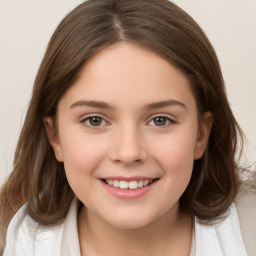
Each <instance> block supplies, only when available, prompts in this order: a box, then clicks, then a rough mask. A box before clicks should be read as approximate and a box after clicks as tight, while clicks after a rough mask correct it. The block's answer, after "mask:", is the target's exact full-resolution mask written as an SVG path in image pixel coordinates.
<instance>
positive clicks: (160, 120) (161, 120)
mask: <svg viewBox="0 0 256 256" xmlns="http://www.w3.org/2000/svg"><path fill="white" fill-rule="evenodd" d="M165 124H166V118H165V117H156V118H155V125H157V126H162V125H165Z"/></svg>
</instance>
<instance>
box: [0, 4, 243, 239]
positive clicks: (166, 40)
mask: <svg viewBox="0 0 256 256" xmlns="http://www.w3.org/2000/svg"><path fill="white" fill-rule="evenodd" d="M121 41H125V42H131V43H134V44H137V45H140V46H142V47H146V48H148V49H150V50H152V51H154V52H156V53H157V54H159V55H160V56H162V57H163V58H165V59H166V60H168V61H169V62H170V63H172V64H173V65H175V66H176V67H177V68H178V69H179V70H180V71H182V72H183V74H185V75H186V76H187V77H188V79H189V81H190V84H191V88H192V90H193V93H194V96H195V99H196V101H197V106H198V112H199V114H203V113H204V112H206V111H210V112H211V113H212V114H213V118H214V124H213V127H212V132H211V135H210V138H209V142H208V146H207V149H206V152H205V154H204V156H203V157H202V158H201V159H199V160H196V161H195V163H194V169H193V174H192V178H191V181H190V183H189V185H188V187H187V189H186V191H185V192H184V194H183V195H182V197H181V199H180V202H181V207H182V208H183V209H184V210H185V211H187V212H190V213H192V214H194V215H196V216H197V217H198V218H200V219H212V218H216V217H217V216H219V215H220V214H221V213H223V212H224V211H225V210H226V209H227V207H228V206H229V205H230V203H231V202H232V201H233V199H234V197H235V195H236V192H237V180H236V171H235V170H236V167H237V166H236V162H235V153H236V152H237V147H238V142H239V138H240V139H241V141H242V137H243V136H242V132H241V130H240V128H239V126H238V124H237V122H236V120H235V118H234V116H233V114H232V111H231V109H230V106H229V104H228V101H227V97H226V92H225V86H224V82H223V78H222V74H221V70H220V66H219V63H218V60H217V57H216V54H215V51H214V49H213V47H212V45H211V43H210V42H209V40H208V39H207V37H206V35H205V34H204V32H203V31H202V29H201V28H200V27H199V26H198V25H197V23H196V22H195V21H194V20H193V19H192V18H191V17H190V16H189V15H188V14H186V13H185V12H184V11H183V10H181V9H180V8H179V7H177V6H176V5H175V4H173V3H171V2H169V1H167V0H129V1H127V0H89V1H86V2H84V3H82V4H81V5H79V6H78V7H77V8H76V9H74V10H73V11H72V12H71V13H69V14H68V15H67V16H66V17H65V18H64V19H63V21H62V22H61V23H60V25H59V26H58V27H57V29H56V31H55V32H54V34H53V36H52V38H51V40H50V42H49V45H48V48H47V50H46V53H45V56H44V58H43V61H42V63H41V66H40V68H39V71H38V74H37V77H36V80H35V84H34V88H33V94H32V98H31V101H30V105H29V108H28V111H27V115H26V119H25V122H24V125H23V128H22V131H21V134H20V138H19V141H18V145H17V149H16V153H15V157H14V162H13V171H12V173H11V174H10V176H9V178H8V179H7V181H6V182H5V183H4V185H3V186H2V189H1V196H0V206H1V207H0V226H1V227H2V228H3V234H4V236H5V232H6V228H7V226H8V223H9V222H10V219H11V218H12V217H13V215H14V214H15V213H16V212H17V210H18V209H19V208H20V207H21V206H22V205H23V204H24V203H26V202H27V208H26V209H27V213H28V214H29V215H30V216H31V217H32V218H33V219H34V220H35V221H37V222H39V223H41V224H43V225H54V224H56V223H59V222H61V221H62V220H63V219H64V218H65V216H66V214H67V211H68V209H69V206H70V203H71V201H72V199H73V197H74V194H73V192H72V190H71V188H70V186H69V184H68V182H67V179H66V176H65V172H64V167H63V164H62V163H59V162H58V161H57V160H56V159H55V156H54V153H53V150H52V148H51V146H50V145H49V143H48V140H47V136H46V133H45V129H44V125H43V118H44V117H45V116H52V117H55V115H56V109H57V105H58V102H59V100H60V98H61V97H62V96H63V95H64V93H65V92H66V91H67V90H68V89H69V88H70V87H71V86H72V84H73V83H74V82H75V81H76V79H77V78H78V76H79V73H80V71H81V69H82V67H83V66H84V65H86V61H87V60H88V59H89V58H90V57H91V56H92V55H93V54H95V53H96V52H98V51H99V50H100V49H102V48H104V47H106V46H109V45H111V44H114V43H117V42H121Z"/></svg>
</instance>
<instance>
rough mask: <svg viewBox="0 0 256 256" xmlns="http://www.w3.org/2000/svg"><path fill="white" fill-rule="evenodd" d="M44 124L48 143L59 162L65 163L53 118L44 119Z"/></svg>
mask: <svg viewBox="0 0 256 256" xmlns="http://www.w3.org/2000/svg"><path fill="white" fill-rule="evenodd" d="M43 122H44V128H45V131H46V134H47V138H48V141H49V143H50V145H51V146H52V148H53V150H54V154H55V157H56V159H57V160H58V161H59V162H63V156H62V150H61V145H60V141H59V136H58V132H57V129H56V126H55V123H54V120H53V118H52V117H44V119H43Z"/></svg>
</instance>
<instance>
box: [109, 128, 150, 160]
mask: <svg viewBox="0 0 256 256" xmlns="http://www.w3.org/2000/svg"><path fill="white" fill-rule="evenodd" d="M110 158H111V160H112V161H113V162H115V163H122V164H124V165H133V164H139V163H142V162H145V160H146V159H147V151H146V146H145V144H144V140H143V136H142V134H141V132H139V131H138V129H136V128H131V127H130V128H129V127H127V128H121V129H119V130H118V131H116V133H115V137H114V139H113V143H112V147H111V150H110Z"/></svg>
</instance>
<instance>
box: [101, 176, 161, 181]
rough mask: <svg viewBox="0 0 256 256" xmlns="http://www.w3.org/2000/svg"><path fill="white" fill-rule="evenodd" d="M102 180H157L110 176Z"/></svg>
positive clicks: (142, 177) (141, 177) (140, 177)
mask: <svg viewBox="0 0 256 256" xmlns="http://www.w3.org/2000/svg"><path fill="white" fill-rule="evenodd" d="M101 179H102V180H125V181H140V180H154V179H157V178H154V177H145V176H133V177H122V176H111V177H104V178H101Z"/></svg>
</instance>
